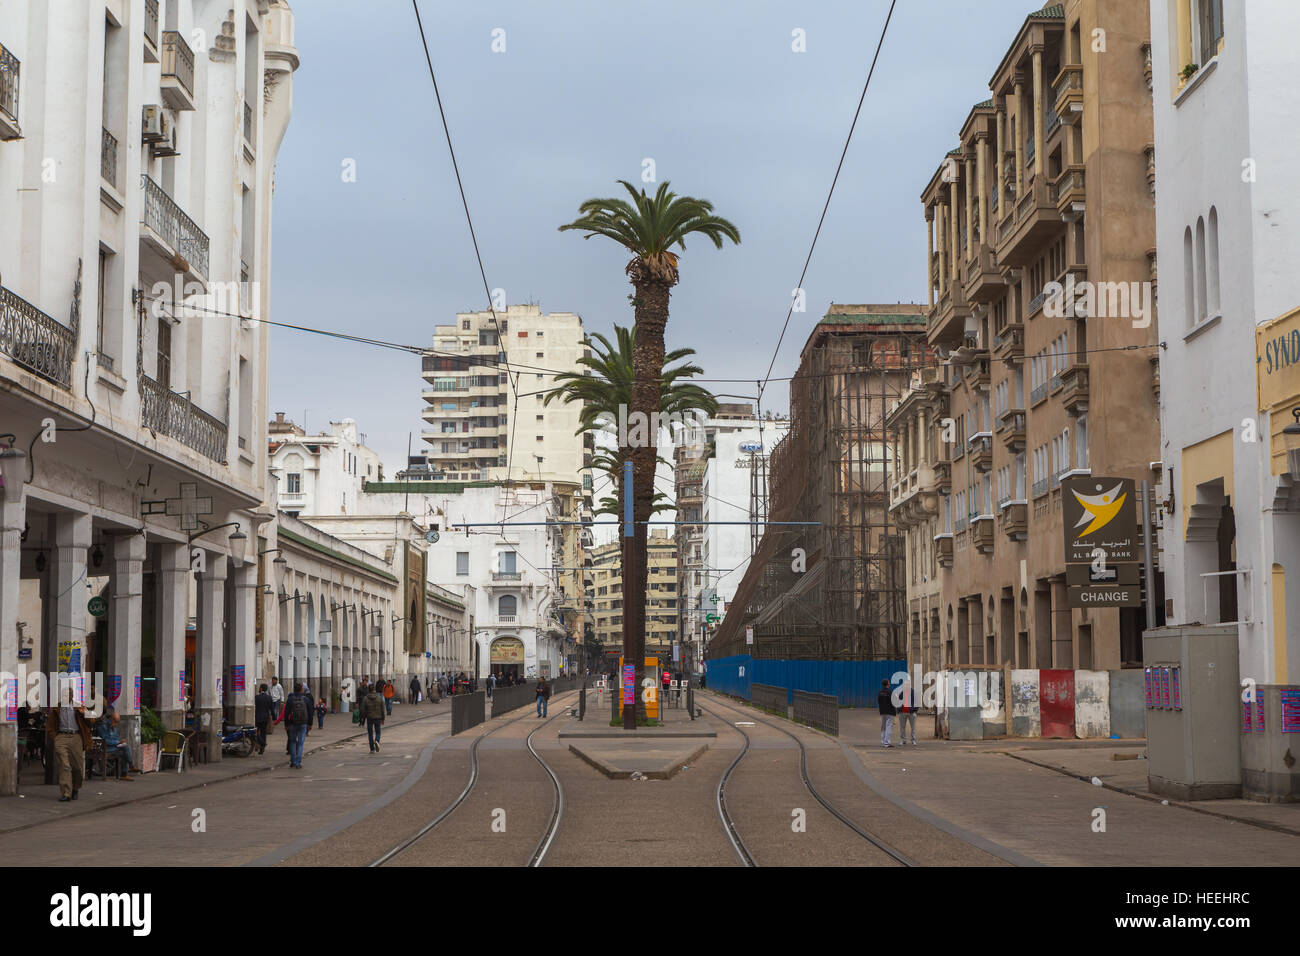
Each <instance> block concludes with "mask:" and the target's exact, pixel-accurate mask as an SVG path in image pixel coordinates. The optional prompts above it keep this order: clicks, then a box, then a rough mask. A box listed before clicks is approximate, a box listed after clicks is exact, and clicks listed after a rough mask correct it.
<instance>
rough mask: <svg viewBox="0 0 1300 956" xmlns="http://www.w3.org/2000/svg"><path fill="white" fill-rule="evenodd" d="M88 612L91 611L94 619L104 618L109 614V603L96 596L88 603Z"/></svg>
mask: <svg viewBox="0 0 1300 956" xmlns="http://www.w3.org/2000/svg"><path fill="white" fill-rule="evenodd" d="M86 610H87V611H89V612H90V613H91V615H92V616H93V617H103V616H104V615H105V614H107V613H108V602H107V601H105V600H104V599H103V598H102V597H100V596H99V595H98V594H96V595H95V596H94V597H93V598H91V599H90V600H89V601H87V602H86Z"/></svg>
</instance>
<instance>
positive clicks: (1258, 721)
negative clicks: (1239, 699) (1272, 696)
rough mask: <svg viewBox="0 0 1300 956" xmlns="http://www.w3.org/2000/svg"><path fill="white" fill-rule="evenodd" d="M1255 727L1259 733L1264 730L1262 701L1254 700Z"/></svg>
mask: <svg viewBox="0 0 1300 956" xmlns="http://www.w3.org/2000/svg"><path fill="white" fill-rule="evenodd" d="M1255 729H1256V730H1257V731H1259V732H1260V733H1261V734H1262V733H1263V732H1264V702H1263V701H1262V700H1257V701H1255Z"/></svg>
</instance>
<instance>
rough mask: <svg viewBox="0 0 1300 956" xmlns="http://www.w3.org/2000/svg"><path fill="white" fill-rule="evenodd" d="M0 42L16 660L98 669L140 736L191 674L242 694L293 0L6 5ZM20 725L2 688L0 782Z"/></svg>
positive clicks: (0, 308) (200, 685)
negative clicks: (94, 588)
mask: <svg viewBox="0 0 1300 956" xmlns="http://www.w3.org/2000/svg"><path fill="white" fill-rule="evenodd" d="M0 47H2V49H0V60H3V69H2V70H0V77H2V79H0V223H3V224H4V227H3V229H0V313H2V317H3V320H2V321H0V412H3V415H2V416H0V418H2V419H3V421H4V422H5V428H6V430H7V431H9V432H10V433H11V436H10V437H8V438H5V439H3V443H4V444H6V445H7V446H9V447H8V448H6V449H4V450H3V455H2V456H0V457H3V458H4V460H5V465H6V467H5V469H4V482H5V487H4V499H3V523H2V527H3V547H2V548H0V671H3V672H6V673H9V674H14V673H15V672H16V671H17V670H18V667H19V665H21V666H23V667H26V668H28V669H30V670H33V671H36V670H40V671H42V672H44V673H47V674H48V673H50V672H53V671H55V670H58V671H64V672H68V671H71V672H75V673H79V674H87V673H88V674H95V673H102V674H103V675H104V677H103V687H104V689H105V690H106V691H107V692H108V695H109V696H114V695H116V696H115V706H116V707H117V710H118V712H119V714H121V715H122V717H123V738H124V739H125V740H127V741H128V742H138V739H139V736H138V735H139V714H140V708H141V707H142V706H145V705H151V706H153V707H154V708H156V709H157V710H158V711H159V712H160V714H161V716H162V718H163V720H164V721H165V722H167V723H168V724H169V725H172V726H175V725H178V724H179V723H180V721H181V719H182V710H181V708H182V707H183V702H184V694H185V688H186V686H187V685H192V687H193V689H194V693H195V700H196V709H197V710H198V711H199V712H201V713H202V714H203V715H205V716H207V717H209V718H210V719H214V720H216V721H217V722H218V723H219V721H220V717H221V712H222V709H223V706H224V707H225V708H228V709H231V711H232V713H233V714H234V716H236V717H243V716H245V715H247V714H250V713H251V704H252V689H251V683H252V682H251V681H248V680H245V681H244V682H243V684H242V687H241V688H240V689H238V690H235V689H234V688H233V687H232V686H231V684H230V683H223V680H225V675H226V674H227V672H228V671H229V669H230V668H232V667H236V668H243V669H244V670H243V671H242V673H244V674H247V673H248V671H249V670H250V669H252V667H253V665H254V663H255V661H254V658H255V618H256V601H255V592H256V588H257V585H256V570H257V568H256V565H257V562H256V561H255V560H254V558H255V556H254V555H253V554H252V547H251V545H252V542H253V541H255V540H256V538H257V529H258V528H259V527H260V526H261V525H263V524H264V523H265V522H266V521H268V520H270V517H271V516H270V515H269V514H267V513H266V512H265V510H264V509H263V506H262V502H263V500H264V498H265V480H266V471H267V469H266V464H267V463H266V458H265V454H266V453H265V448H266V441H265V431H264V429H265V426H264V424H263V423H264V422H265V418H266V411H265V407H266V369H267V362H266V356H267V348H268V342H269V338H268V332H267V327H266V326H265V325H261V324H258V323H255V322H252V321H245V319H243V318H241V316H243V317H247V318H248V319H259V318H266V317H267V315H268V303H269V296H270V283H269V279H270V275H269V269H270V261H271V259H270V236H271V183H272V170H273V167H274V162H275V157H276V154H277V152H278V150H279V147H280V142H281V139H282V137H283V136H284V133H285V129H286V127H287V124H288V120H289V112H290V106H291V90H292V75H293V71H294V70H295V69H296V68H297V66H298V55H297V51H296V50H295V49H294V46H293V14H292V13H291V12H290V10H289V7H288V6H287V5H286V4H285V3H284V2H282V0H221V2H219V3H218V2H215V0H158V2H153V0H105V2H92V3H83V4H77V3H49V4H47V3H5V4H3V6H0ZM216 312H221V313H227V314H224V315H221V316H220V317H217V318H215V320H214V313H216ZM10 465H12V466H13V467H9V466H10ZM96 556H98V558H96ZM88 565H89V567H88ZM96 566H98V567H96ZM90 570H96V571H99V572H101V573H102V576H103V578H104V579H105V581H106V584H105V588H104V590H103V593H102V594H95V595H93V596H94V597H100V598H102V599H103V600H104V604H103V605H102V606H101V605H99V604H98V602H95V608H96V610H97V611H98V612H99V613H98V614H96V610H91V608H90V606H89V604H88V601H87V590H86V589H85V588H84V587H83V586H82V585H81V583H80V582H82V581H85V580H89V579H90V577H91V575H90V574H89V571H90ZM195 576H197V585H195V583H194V581H193V580H192V578H193V577H195ZM191 595H193V597H191ZM20 606H21V607H22V608H23V609H24V610H23V611H22V612H21V614H22V616H21V617H20V610H19V608H20ZM20 622H21V623H22V625H23V627H22V628H21V629H20V627H19V623H20ZM20 630H21V633H22V635H24V636H23V637H22V638H20V636H19V635H20ZM187 633H188V634H189V635H192V636H193V638H194V643H193V647H194V651H193V653H190V651H189V650H188V648H189V646H190V645H189V643H188V642H187ZM137 688H138V689H137ZM6 689H7V690H9V689H15V685H14V684H10V686H9V687H8V688H6ZM14 741H15V733H14V723H13V722H12V714H11V711H10V709H9V708H8V707H4V708H0V792H2V793H13V792H14V788H15V782H16V781H15V778H14V775H13V768H14V766H15V761H14V759H13V754H14ZM215 749H217V750H219V748H215ZM215 756H217V757H219V753H217V754H216V755H215Z"/></svg>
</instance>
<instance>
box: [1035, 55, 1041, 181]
mask: <svg viewBox="0 0 1300 956" xmlns="http://www.w3.org/2000/svg"><path fill="white" fill-rule="evenodd" d="M1034 175H1035V176H1036V177H1038V179H1039V180H1042V178H1043V51H1042V50H1041V49H1037V50H1034Z"/></svg>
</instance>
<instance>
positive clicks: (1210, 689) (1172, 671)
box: [1142, 625, 1242, 800]
mask: <svg viewBox="0 0 1300 956" xmlns="http://www.w3.org/2000/svg"><path fill="white" fill-rule="evenodd" d="M1142 647H1143V654H1142V659H1143V661H1144V662H1145V671H1144V675H1143V679H1144V685H1145V686H1144V692H1143V700H1144V703H1145V710H1146V722H1147V757H1148V770H1147V785H1148V786H1149V787H1150V789H1151V792H1152V793H1156V794H1160V795H1161V796H1166V797H1172V798H1174V799H1176V800H1216V799H1223V798H1227V797H1240V796H1241V795H1242V787H1241V782H1242V775H1241V756H1242V754H1241V741H1242V734H1241V729H1240V726H1239V725H1240V723H1241V714H1242V703H1241V686H1240V684H1239V679H1238V665H1237V661H1238V657H1237V628H1236V626H1235V625H1211V626H1205V625H1183V626H1178V627H1159V628H1153V629H1151V630H1148V631H1146V632H1145V633H1144V634H1143V635H1142Z"/></svg>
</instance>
